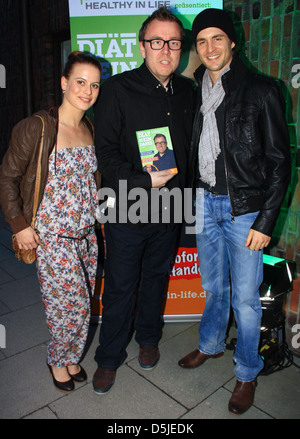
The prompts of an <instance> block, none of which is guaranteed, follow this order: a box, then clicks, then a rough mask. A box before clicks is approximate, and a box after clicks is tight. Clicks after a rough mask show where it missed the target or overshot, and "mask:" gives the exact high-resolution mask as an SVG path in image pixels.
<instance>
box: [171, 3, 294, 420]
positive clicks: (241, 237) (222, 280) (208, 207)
mask: <svg viewBox="0 0 300 439" xmlns="http://www.w3.org/2000/svg"><path fill="white" fill-rule="evenodd" d="M192 34H193V39H194V42H195V46H196V50H197V53H198V55H199V58H200V61H201V62H202V65H201V66H200V67H199V68H198V69H197V71H196V72H195V78H196V80H197V83H198V104H197V110H196V115H195V121H194V128H193V138H192V145H191V153H190V164H189V166H190V169H191V176H192V177H191V178H192V181H191V184H192V185H193V187H194V188H195V190H196V192H197V196H196V233H197V247H198V254H199V266H200V273H201V283H202V287H203V289H204V290H205V291H206V305H205V310H204V313H203V316H202V319H201V323H200V328H199V333H200V338H199V345H198V349H196V350H194V351H193V352H191V353H190V354H188V355H187V356H186V357H184V358H182V359H181V360H180V361H179V363H178V364H179V366H181V367H183V368H195V367H198V366H200V365H202V364H203V363H204V362H205V361H206V360H207V359H209V358H217V357H220V356H222V355H223V353H224V350H225V339H226V330H227V326H228V319H229V311H230V303H231V305H232V308H233V311H234V315H235V321H236V324H237V344H236V349H235V352H234V363H235V369H234V371H235V375H236V378H237V383H236V386H235V389H234V391H233V394H232V396H231V399H230V401H229V405H228V408H229V410H230V411H231V412H232V413H235V414H242V413H244V412H245V411H246V410H247V409H249V407H251V405H252V403H253V400H254V392H255V387H256V384H257V381H256V377H257V375H258V374H259V372H260V371H261V370H262V368H263V361H262V359H261V357H260V355H259V353H258V347H259V341H260V325H261V316H262V310H261V304H260V295H259V287H260V284H261V282H262V280H263V249H264V248H265V247H267V246H268V244H269V242H270V240H271V236H272V232H273V229H274V227H275V224H276V220H277V217H278V215H279V212H280V206H281V204H282V202H283V200H284V197H285V194H286V190H287V187H288V184H289V181H290V144H289V135H288V129H287V124H286V122H285V102H284V99H283V96H282V94H281V92H280V89H279V88H278V86H277V85H276V83H275V81H274V80H273V79H270V78H266V77H263V76H261V75H258V74H256V73H254V72H252V71H251V70H250V69H249V68H248V67H246V65H245V64H244V63H243V62H242V60H241V59H240V57H239V56H238V54H237V53H235V46H236V35H235V30H234V26H233V23H232V21H231V19H230V17H229V15H227V13H226V12H224V11H223V10H220V9H206V10H204V11H203V12H201V13H200V14H199V15H198V16H197V17H196V18H195V20H194V23H193V26H192ZM230 297H231V299H230Z"/></svg>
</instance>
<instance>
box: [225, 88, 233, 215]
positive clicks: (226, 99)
mask: <svg viewBox="0 0 300 439" xmlns="http://www.w3.org/2000/svg"><path fill="white" fill-rule="evenodd" d="M224 99H225V102H224V124H223V125H224V128H223V131H224V133H225V132H226V113H227V106H226V104H227V102H228V98H227V96H226V94H225V98H224ZM223 138H224V168H225V177H226V185H227V192H228V197H229V202H230V206H231V212H230V215H231V221H230V222H231V223H234V222H235V219H234V212H233V208H232V202H231V196H230V189H229V183H228V171H227V164H226V136H223Z"/></svg>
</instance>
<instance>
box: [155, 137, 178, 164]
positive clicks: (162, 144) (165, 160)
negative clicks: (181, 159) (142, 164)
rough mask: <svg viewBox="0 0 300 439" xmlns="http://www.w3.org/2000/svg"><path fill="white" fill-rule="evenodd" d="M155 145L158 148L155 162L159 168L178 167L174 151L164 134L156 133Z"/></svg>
mask: <svg viewBox="0 0 300 439" xmlns="http://www.w3.org/2000/svg"><path fill="white" fill-rule="evenodd" d="M154 145H155V147H156V149H157V154H155V156H154V157H155V161H154V162H153V164H154V165H155V166H156V167H157V169H158V170H159V171H163V170H165V169H174V168H176V161H175V157H174V152H173V151H172V150H171V149H169V148H168V143H167V139H166V137H165V136H164V135H163V134H156V136H155V137H154Z"/></svg>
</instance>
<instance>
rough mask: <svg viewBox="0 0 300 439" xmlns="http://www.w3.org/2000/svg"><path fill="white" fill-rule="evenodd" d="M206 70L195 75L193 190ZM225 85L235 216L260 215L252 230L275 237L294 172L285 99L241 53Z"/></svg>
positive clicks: (226, 137)
mask: <svg viewBox="0 0 300 439" xmlns="http://www.w3.org/2000/svg"><path fill="white" fill-rule="evenodd" d="M204 71H205V68H204V66H203V65H201V66H200V67H199V68H198V69H197V70H196V72H195V78H196V80H197V83H198V99H197V102H198V105H197V108H196V115H195V121H194V127H193V138H192V144H191V150H190V157H189V165H190V169H192V175H191V184H192V185H193V186H194V187H195V186H196V183H197V181H198V180H199V171H198V145H199V139H200V134H201V131H202V114H201V112H200V106H201V103H202V96H201V90H202V78H203V75H204ZM222 83H223V87H224V90H225V98H224V99H225V112H224V119H225V120H224V132H223V134H224V157H225V171H226V179H227V187H228V194H229V197H230V202H231V207H232V215H233V216H238V215H242V214H245V213H249V212H255V211H260V213H259V215H258V217H257V219H256V221H255V222H254V224H253V226H252V228H253V229H254V230H257V231H259V232H262V233H264V234H266V235H268V236H271V235H272V232H273V229H274V227H275V224H276V220H277V217H278V215H279V212H280V206H281V204H282V202H283V200H284V197H285V194H286V190H287V188H288V184H289V181H290V173H291V157H290V142H289V134H288V128H287V124H286V121H285V101H284V98H283V95H282V93H281V91H280V89H279V87H278V86H277V84H276V82H275V81H274V80H273V79H271V78H267V77H264V76H262V75H259V74H256V73H254V72H252V71H251V70H250V69H249V68H248V67H246V65H245V64H244V63H243V62H242V60H241V59H240V58H239V57H238V55H237V54H235V55H234V57H233V60H232V62H231V65H230V71H229V72H227V73H225V74H224V75H223V77H222Z"/></svg>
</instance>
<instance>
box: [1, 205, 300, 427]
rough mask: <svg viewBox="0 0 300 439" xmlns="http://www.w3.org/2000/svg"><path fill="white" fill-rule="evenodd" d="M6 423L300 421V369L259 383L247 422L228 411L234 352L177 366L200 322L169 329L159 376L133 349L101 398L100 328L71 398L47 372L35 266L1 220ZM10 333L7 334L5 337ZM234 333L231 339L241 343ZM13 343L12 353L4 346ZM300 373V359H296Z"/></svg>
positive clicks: (193, 344) (3, 408) (162, 345)
mask: <svg viewBox="0 0 300 439" xmlns="http://www.w3.org/2000/svg"><path fill="white" fill-rule="evenodd" d="M0 325H1V326H0V329H1V335H2V338H0V341H1V346H0V347H1V349H0V418H1V419H21V418H25V419H102V420H113V422H118V421H119V422H121V420H123V422H124V420H152V421H149V422H150V423H151V422H153V423H154V422H157V421H155V420H160V421H162V422H168V423H170V422H172V423H176V422H177V423H179V422H186V421H187V420H188V421H189V422H190V423H197V422H198V421H197V420H201V419H232V420H234V419H300V369H299V368H297V367H296V366H295V365H292V366H290V367H289V368H286V369H283V370H282V371H278V372H275V373H273V374H271V375H268V376H259V377H258V387H257V391H256V397H255V403H254V405H253V407H251V409H250V410H248V412H246V413H245V414H244V415H242V416H239V417H237V416H234V415H232V414H230V413H229V412H228V410H227V404H228V401H229V399H230V396H231V392H232V391H233V388H234V385H235V378H234V373H233V363H232V351H230V350H226V352H225V355H224V356H223V357H221V358H219V359H215V360H209V361H207V362H206V363H205V364H204V365H203V366H202V367H200V368H198V369H195V370H183V369H181V368H180V367H178V366H177V361H178V360H179V359H180V358H181V357H182V356H184V355H186V354H187V353H188V352H190V351H191V350H193V349H195V348H196V346H197V340H198V322H177V323H170V322H169V323H166V324H165V327H164V334H163V337H162V340H161V342H160V345H159V348H160V352H161V359H160V361H159V363H158V365H157V367H156V368H155V369H154V370H152V371H144V370H142V369H141V368H140V366H139V364H138V361H137V355H138V346H137V344H136V342H135V341H134V340H132V341H131V343H130V344H129V347H128V358H127V360H126V362H125V363H124V364H123V365H122V366H121V367H120V368H119V370H118V372H117V379H116V383H115V385H114V387H113V388H112V390H111V392H110V393H109V394H107V395H103V396H100V395H96V394H95V393H94V392H93V386H92V377H93V374H94V371H95V368H96V364H95V362H94V352H95V349H96V347H97V345H98V336H99V327H100V325H99V324H94V325H92V326H91V334H90V338H89V343H88V349H87V353H86V355H85V357H84V359H83V361H82V365H83V366H84V368H85V370H86V371H87V373H88V381H87V383H84V384H79V385H78V384H76V389H75V391H74V392H72V393H71V394H69V395H65V394H63V393H60V392H58V391H57V390H56V389H55V388H54V386H53V383H52V379H51V377H50V375H49V371H48V369H47V367H46V347H47V343H48V341H49V334H48V330H47V327H46V323H45V315H44V309H43V304H42V302H41V297H40V292H39V286H38V282H37V276H36V270H35V265H34V264H33V265H26V264H24V263H23V262H19V261H17V260H16V258H15V256H14V254H13V252H12V249H11V232H10V229H9V226H8V225H7V224H6V223H5V222H4V220H3V216H2V214H1V212H0ZM4 330H5V334H4ZM233 332H234V330H232V333H231V336H234V333H233ZM4 335H6V337H5V342H6V344H5V347H4V342H3V340H4V338H3V336H4ZM294 361H295V363H296V364H297V365H298V366H300V360H299V358H294Z"/></svg>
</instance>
